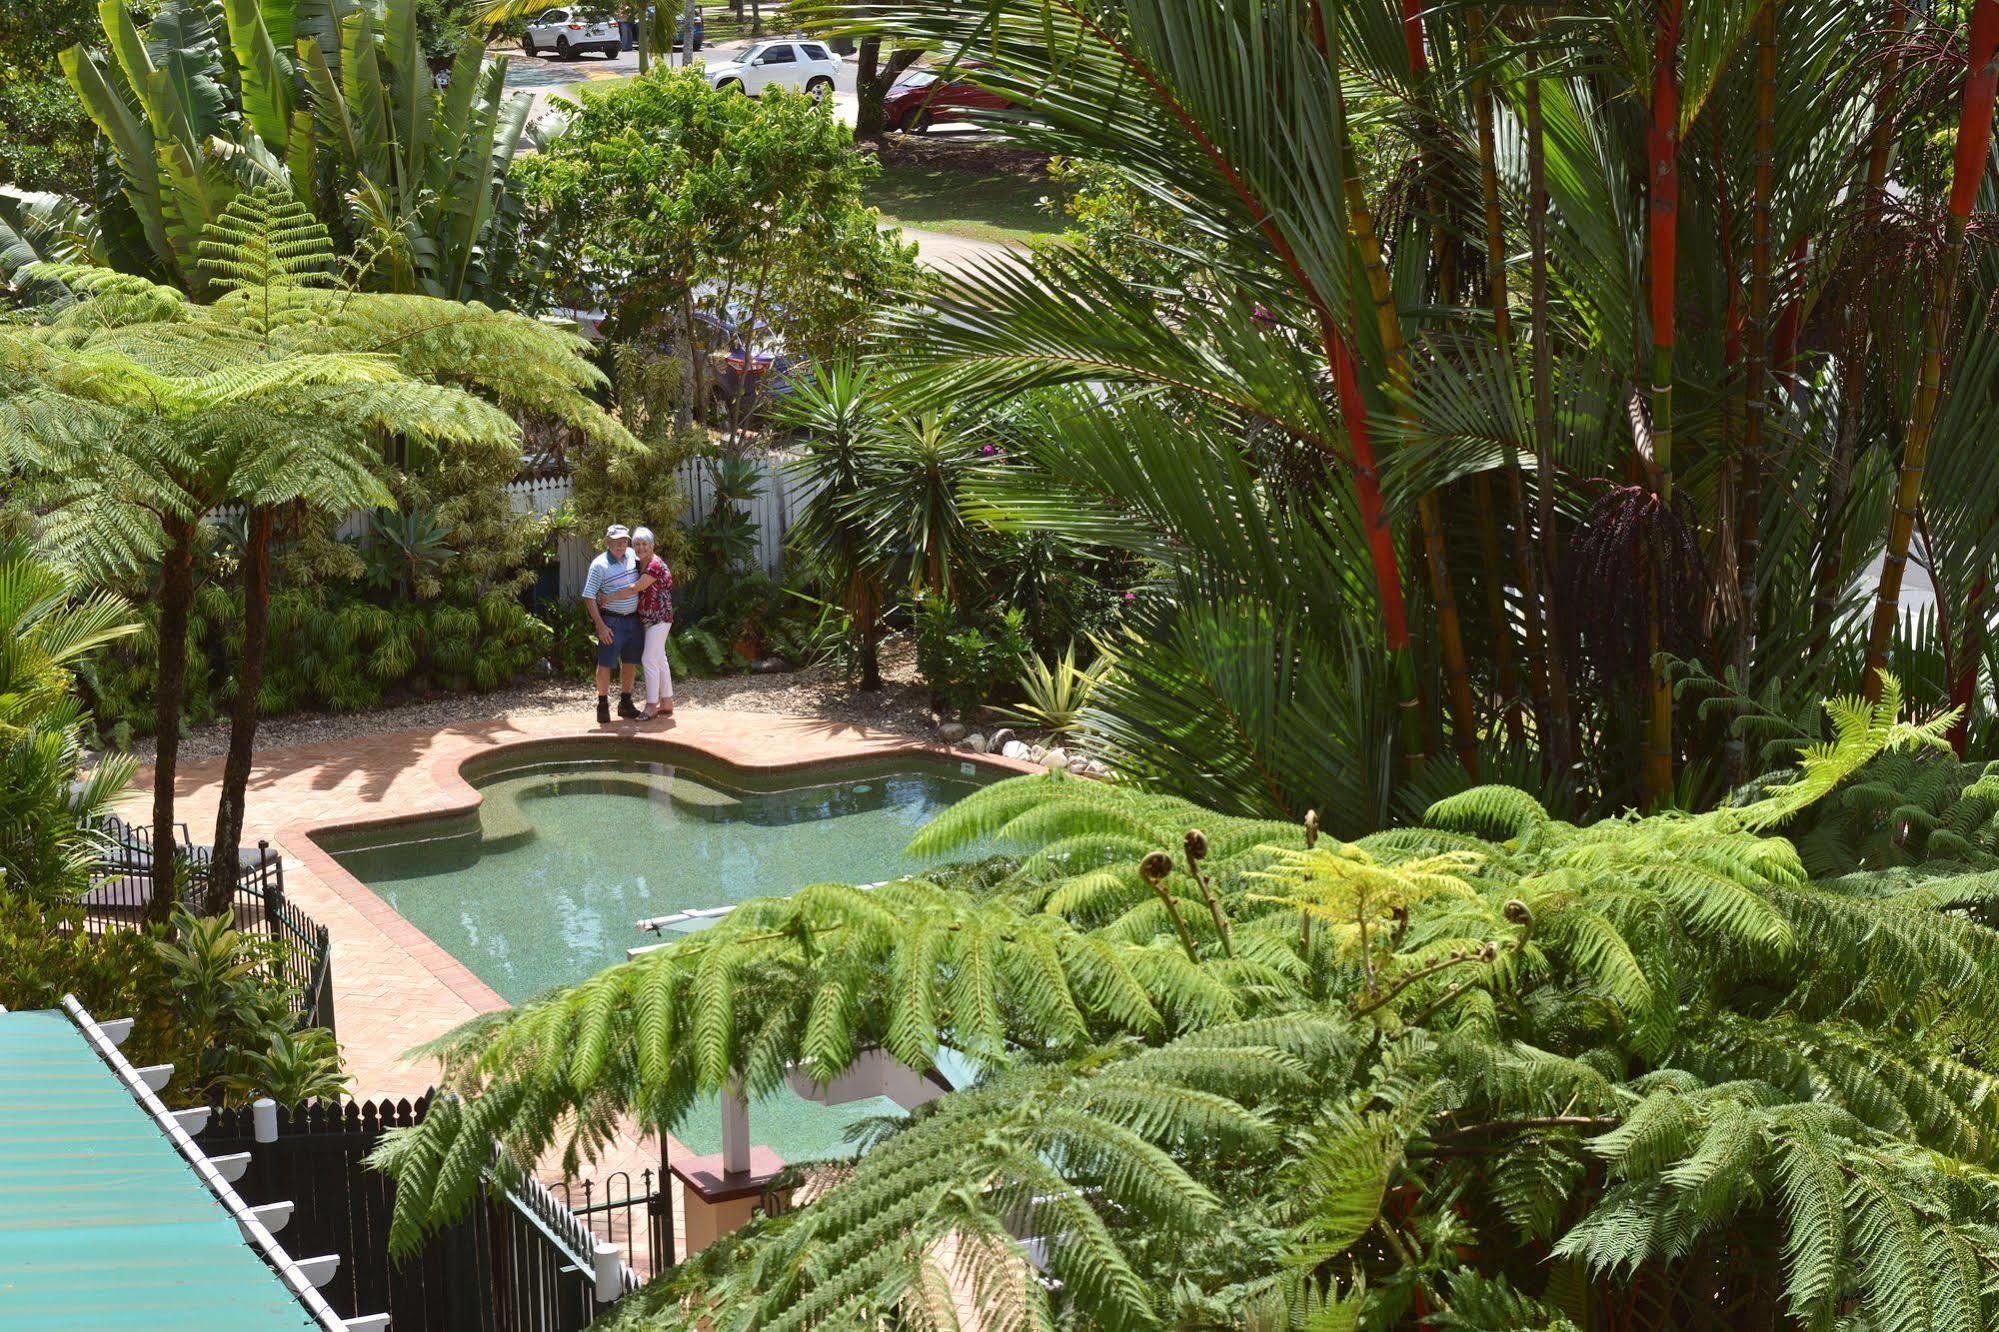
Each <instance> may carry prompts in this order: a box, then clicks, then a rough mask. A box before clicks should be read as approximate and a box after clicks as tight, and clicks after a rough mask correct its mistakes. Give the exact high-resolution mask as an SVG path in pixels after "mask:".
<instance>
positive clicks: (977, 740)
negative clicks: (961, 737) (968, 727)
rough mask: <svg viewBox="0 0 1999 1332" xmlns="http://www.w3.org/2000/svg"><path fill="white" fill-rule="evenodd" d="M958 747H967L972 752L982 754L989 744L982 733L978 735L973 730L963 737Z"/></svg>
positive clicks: (989, 746) (988, 747)
mask: <svg viewBox="0 0 1999 1332" xmlns="http://www.w3.org/2000/svg"><path fill="white" fill-rule="evenodd" d="M960 747H961V748H963V749H969V750H971V751H972V752H973V753H974V754H983V753H985V752H986V751H987V750H988V749H990V748H991V745H990V743H989V742H988V741H987V740H986V738H985V737H984V736H983V735H980V734H979V733H978V732H977V731H974V732H972V733H971V734H970V735H968V736H966V737H965V743H964V744H963V745H962V746H960Z"/></svg>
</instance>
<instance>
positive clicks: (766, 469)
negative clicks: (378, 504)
mask: <svg viewBox="0 0 1999 1332" xmlns="http://www.w3.org/2000/svg"><path fill="white" fill-rule="evenodd" d="M785 462H786V459H785V458H784V457H783V456H782V455H769V454H766V455H764V456H762V457H760V458H758V459H757V460H756V465H757V481H758V485H757V493H756V496H755V498H753V499H752V500H750V502H749V505H748V508H749V511H750V518H751V520H752V521H753V522H754V523H755V524H756V533H757V547H756V555H755V558H754V561H753V563H754V567H756V568H759V569H762V570H763V571H764V572H765V573H767V574H769V575H770V576H771V577H772V578H782V577H783V576H784V538H785V536H786V535H787V534H788V533H789V532H790V531H791V527H792V524H793V523H795V522H797V521H798V516H799V515H800V514H801V513H803V512H804V510H805V505H806V503H807V501H809V500H810V499H811V498H812V495H813V493H814V492H815V491H816V490H817V487H816V486H814V485H808V484H807V483H806V482H805V481H804V480H803V479H802V478H801V477H799V475H798V474H797V473H796V472H795V471H793V470H792V469H790V468H788V467H786V466H785ZM680 488H681V491H682V492H683V493H684V494H685V495H686V496H687V513H686V516H685V518H684V522H685V525H686V526H688V527H692V526H694V525H695V524H697V523H699V522H700V521H701V520H702V519H703V518H705V517H706V516H707V515H708V509H709V506H710V505H711V504H713V503H714V495H715V486H714V474H713V470H712V464H711V463H709V462H708V461H707V460H705V459H701V458H691V459H689V460H688V461H687V462H685V463H682V464H681V466H680ZM570 492H571V486H570V482H569V478H568V477H567V476H566V475H565V476H543V477H535V478H534V479H532V480H528V481H516V482H514V483H513V484H512V485H509V486H508V487H507V494H508V495H509V496H510V497H511V498H512V499H513V502H514V509H515V511H516V512H518V513H549V512H551V511H553V510H555V509H557V508H559V507H561V505H562V504H563V503H564V502H566V501H567V500H568V499H569V496H570ZM241 513H242V509H241V508H240V507H238V506H234V505H232V506H230V507H229V508H226V509H217V510H216V511H215V512H214V513H213V514H211V515H210V517H211V518H234V517H236V516H238V515H240V514H241ZM368 519H369V514H368V511H367V510H365V509H356V510H355V511H354V512H353V513H350V514H348V515H347V517H346V518H345V519H343V520H342V521H341V524H340V526H339V528H338V529H337V532H338V535H339V536H341V537H343V538H347V539H355V538H359V537H361V536H363V535H365V534H366V533H367V531H368ZM625 521H626V522H628V523H629V524H630V525H631V526H633V527H638V526H641V525H643V524H647V523H651V522H654V521H656V519H655V518H654V516H653V515H651V514H644V513H635V514H631V515H629V516H628V517H627V518H626V520H625ZM602 549H603V540H602V534H601V533H597V532H582V533H565V534H564V535H563V537H562V538H561V540H560V541H558V542H557V543H556V557H557V561H558V567H559V575H558V583H557V590H558V591H559V592H560V594H561V595H562V596H565V597H573V596H576V595H578V594H580V593H581V592H582V590H583V576H584V574H585V573H587V572H588V571H589V568H590V561H591V560H592V559H594V558H596V554H597V552H598V551H599V550H602Z"/></svg>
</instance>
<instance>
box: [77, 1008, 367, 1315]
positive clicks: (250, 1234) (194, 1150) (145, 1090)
mask: <svg viewBox="0 0 1999 1332" xmlns="http://www.w3.org/2000/svg"><path fill="white" fill-rule="evenodd" d="M62 1006H63V1011H64V1012H65V1013H67V1014H68V1015H69V1020H70V1021H71V1022H72V1023H74V1024H75V1025H76V1029H77V1030H78V1031H80V1032H82V1033H83V1039H84V1040H85V1041H87V1042H89V1044H90V1048H91V1049H92V1050H94V1051H96V1052H97V1057H98V1058H100V1059H102V1060H103V1061H104V1062H105V1064H106V1065H107V1066H108V1067H109V1068H110V1069H111V1071H112V1072H113V1073H115V1074H117V1076H118V1080H119V1081H120V1082H121V1083H123V1084H124V1085H125V1090H126V1091H128V1092H129V1093H131V1096H132V1099H133V1100H135V1101H137V1102H138V1103H139V1106H140V1108H141V1109H143V1110H144V1111H145V1112H146V1113H147V1114H148V1115H151V1116H152V1119H153V1124H154V1126H155V1127H156V1128H158V1129H159V1130H160V1132H161V1133H163V1134H165V1135H166V1137H167V1140H168V1141H169V1142H171V1143H173V1145H174V1149H175V1150H176V1151H178V1152H179V1153H180V1154H181V1158H182V1159H183V1160H185V1161H186V1162H187V1163H188V1165H189V1166H191V1167H192V1168H193V1170H194V1173H195V1174H196V1175H198V1176H200V1178H201V1182H202V1183H203V1184H205V1185H207V1186H208V1191H209V1192H210V1193H212V1194H214V1195H215V1198H216V1201H218V1202H220V1203H221V1204H222V1206H223V1208H224V1209H225V1210H226V1211H227V1212H228V1213H229V1215H230V1216H231V1218H233V1219H234V1220H235V1222H236V1225H237V1227H238V1228H239V1229H240V1230H242V1232H243V1238H244V1240H245V1241H246V1242H247V1243H248V1244H249V1245H250V1247H251V1248H253V1249H255V1250H257V1252H258V1253H259V1254H261V1255H262V1256H263V1259H264V1261H265V1262H267V1263H269V1264H270V1265H271V1267H272V1269H273V1270H274V1271H276V1272H277V1274H278V1279H279V1280H280V1281H282V1282H284V1284H285V1287H286V1289H288V1290H290V1291H291V1292H292V1294H293V1296H295V1297H296V1298H297V1300H298V1302H299V1303H300V1304H302V1305H304V1306H305V1309H306V1312H307V1313H309V1314H311V1315H312V1317H313V1321H314V1322H316V1323H318V1324H319V1325H320V1327H322V1328H324V1329H326V1332H386V1329H387V1328H388V1319H387V1316H386V1315H383V1314H369V1315H367V1316H365V1317H362V1318H356V1319H351V1320H349V1319H343V1318H342V1317H341V1316H340V1315H339V1314H337V1313H335V1312H334V1311H333V1306H332V1305H330V1304H328V1303H327V1302H326V1297H325V1296H324V1295H321V1294H320V1293H319V1288H320V1287H321V1286H323V1285H325V1284H326V1283H327V1282H328V1281H330V1280H332V1279H333V1273H334V1271H335V1269H336V1268H337V1267H338V1266H339V1263H340V1257H339V1255H338V1254H323V1255H321V1256H319V1257H316V1258H307V1259H305V1260H303V1261H299V1260H295V1259H293V1258H292V1256H291V1255H290V1254H288V1253H286V1252H285V1249H284V1246H283V1245H281V1244H279V1243H278V1241H277V1238H276V1237H275V1236H273V1235H272V1234H271V1231H270V1228H269V1227H268V1226H266V1225H265V1224H264V1221H263V1219H262V1217H263V1215H269V1214H270V1212H269V1209H266V1208H253V1207H251V1206H250V1205H249V1204H248V1203H245V1202H244V1201H243V1198H242V1195H241V1194H239V1193H237V1192H236V1189H235V1186H234V1185H232V1184H231V1183H230V1182H229V1180H228V1178H227V1177H225V1176H224V1174H223V1172H222V1170H221V1169H218V1168H217V1166H216V1164H215V1162H213V1161H211V1160H209V1159H208V1154H207V1153H206V1152H204V1151H202V1150H201V1147H200V1146H199V1145H198V1144H197V1143H196V1142H195V1140H194V1139H193V1137H191V1136H190V1135H189V1133H188V1131H187V1129H186V1128H185V1127H184V1126H183V1124H182V1119H183V1117H187V1116H188V1114H189V1112H187V1111H181V1112H179V1113H178V1114H176V1113H175V1112H173V1111H170V1110H168V1109H167V1108H166V1106H165V1105H164V1104H163V1103H162V1102H161V1101H160V1097H159V1093H157V1092H156V1091H154V1090H153V1088H152V1086H151V1083H150V1081H149V1079H148V1077H147V1074H153V1075H155V1076H157V1069H156V1068H148V1069H145V1070H140V1069H136V1068H134V1067H132V1061H131V1060H129V1059H127V1058H125V1056H124V1055H122V1054H120V1053H119V1052H118V1044H117V1042H116V1041H114V1040H113V1039H112V1038H111V1037H110V1036H109V1035H108V1034H107V1033H106V1032H105V1029H104V1027H101V1026H99V1025H98V1023H97V1020H96V1019H95V1018H93V1017H91V1016H90V1014H89V1013H88V1012H86V1011H85V1010H84V1007H83V1005H82V1004H80V1003H78V1002H77V999H76V996H75V995H73V994H66V995H64V996H63V997H62ZM108 1025H112V1026H114V1027H116V1026H118V1025H119V1024H116V1023H114V1024H108ZM122 1026H123V1030H122V1031H120V1032H119V1039H121V1040H122V1039H123V1038H124V1036H125V1035H127V1034H129V1033H130V1031H131V1029H132V1024H131V1023H130V1022H129V1021H125V1022H123V1024H122ZM207 1116H208V1112H207V1111H206V1110H202V1111H201V1117H202V1118H203V1119H206V1118H207ZM232 1164H233V1162H232ZM237 1173H238V1174H240V1173H241V1172H240V1170H239V1171H238V1172H237ZM282 1206H283V1207H285V1209H286V1210H287V1212H289V1210H290V1204H289V1203H286V1204H282ZM278 1224H280V1225H282V1224H284V1223H283V1222H282V1221H280V1222H279V1223H278Z"/></svg>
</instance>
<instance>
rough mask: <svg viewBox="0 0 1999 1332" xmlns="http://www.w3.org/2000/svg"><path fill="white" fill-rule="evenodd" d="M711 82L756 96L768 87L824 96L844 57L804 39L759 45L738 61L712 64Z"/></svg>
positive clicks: (709, 80)
mask: <svg viewBox="0 0 1999 1332" xmlns="http://www.w3.org/2000/svg"><path fill="white" fill-rule="evenodd" d="M707 68H708V82H709V83H711V84H713V85H714V86H715V87H717V88H732V89H734V90H735V91H737V92H744V93H748V94H750V96H752V97H754V96H756V95H757V94H758V93H760V92H762V91H763V90H764V89H765V88H770V87H778V88H794V89H796V90H798V91H800V92H808V93H812V94H814V95H823V94H826V93H830V92H832V91H833V83H834V81H835V80H836V79H838V78H839V77H840V58H839V57H838V56H836V55H834V54H833V53H832V52H831V51H829V50H827V49H826V43H824V42H820V41H813V40H811V39H809V38H801V37H781V38H778V39H776V40H775V41H768V42H758V43H757V44H756V45H755V46H752V47H751V48H750V49H749V50H747V51H745V52H743V53H742V54H741V55H740V56H738V57H736V58H735V59H734V60H725V61H723V62H722V63H720V64H716V65H709V66H708V67H707Z"/></svg>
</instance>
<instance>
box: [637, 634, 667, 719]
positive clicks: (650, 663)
mask: <svg viewBox="0 0 1999 1332" xmlns="http://www.w3.org/2000/svg"><path fill="white" fill-rule="evenodd" d="M672 628H673V621H671V620H668V621H666V622H664V623H662V624H649V625H647V626H646V645H645V651H644V652H643V653H642V654H641V655H640V657H639V666H640V667H641V668H642V669H643V670H644V671H645V676H646V706H647V707H658V706H659V704H660V703H661V702H662V701H664V702H667V703H671V702H673V672H672V671H671V670H670V669H668V667H667V664H666V635H667V631H668V630H670V629H672Z"/></svg>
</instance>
